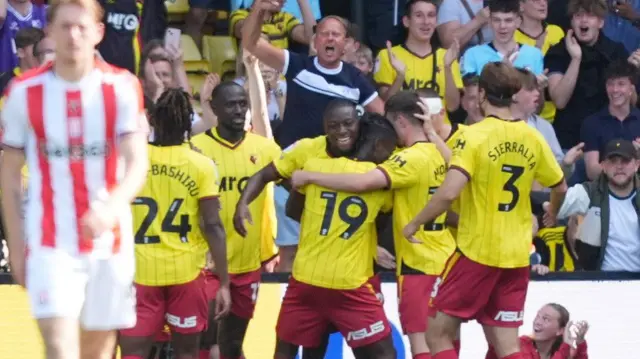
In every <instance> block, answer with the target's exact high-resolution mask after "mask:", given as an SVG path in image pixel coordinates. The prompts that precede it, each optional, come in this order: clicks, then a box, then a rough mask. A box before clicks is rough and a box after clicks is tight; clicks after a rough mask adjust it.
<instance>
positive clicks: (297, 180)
mask: <svg viewBox="0 0 640 359" xmlns="http://www.w3.org/2000/svg"><path fill="white" fill-rule="evenodd" d="M309 180H310V178H309V173H308V172H306V171H300V170H298V171H294V172H293V174H292V175H291V180H290V182H291V188H293V189H298V188H301V187H304V186H306V185H307V184H309Z"/></svg>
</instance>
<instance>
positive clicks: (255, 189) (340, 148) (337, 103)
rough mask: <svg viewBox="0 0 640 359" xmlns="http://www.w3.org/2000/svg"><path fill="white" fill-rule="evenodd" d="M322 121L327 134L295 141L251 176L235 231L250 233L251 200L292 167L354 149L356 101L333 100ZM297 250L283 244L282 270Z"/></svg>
mask: <svg viewBox="0 0 640 359" xmlns="http://www.w3.org/2000/svg"><path fill="white" fill-rule="evenodd" d="M323 122H324V131H325V133H326V136H319V137H316V138H309V139H303V140H300V141H298V142H296V143H294V144H293V145H291V146H289V147H287V148H286V149H285V150H284V151H283V153H282V155H281V156H280V157H279V158H276V159H275V160H274V161H273V162H272V163H270V164H268V165H266V166H265V167H263V168H262V169H261V170H260V171H258V172H257V173H256V174H254V175H253V176H251V178H249V180H248V181H247V183H246V186H245V189H244V191H243V192H242V196H240V200H239V201H238V204H237V206H236V212H235V215H234V220H233V223H234V228H235V230H236V232H238V233H239V234H240V235H242V236H245V235H246V234H247V229H246V226H245V221H246V220H249V221H250V220H251V218H252V216H251V212H250V211H249V204H250V203H251V202H252V201H253V200H254V199H255V198H256V197H258V195H259V194H260V193H262V191H263V189H264V188H265V186H266V185H267V184H268V183H270V182H275V181H278V180H281V179H289V178H290V177H291V175H292V174H293V171H295V170H297V169H301V168H302V166H304V163H305V162H306V160H307V159H308V158H316V157H318V158H323V157H325V158H329V157H342V156H348V155H350V154H352V153H353V149H354V147H355V144H356V141H357V139H358V134H359V120H358V113H357V110H356V105H355V104H354V103H352V102H351V101H348V100H343V99H335V100H333V101H332V102H330V103H329V105H327V108H326V109H325V112H324V115H323ZM285 184H286V183H285ZM296 250H297V246H290V247H280V261H281V262H280V268H279V271H282V272H290V271H291V268H292V266H293V258H294V257H295V253H296Z"/></svg>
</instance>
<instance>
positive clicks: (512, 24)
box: [461, 0, 543, 75]
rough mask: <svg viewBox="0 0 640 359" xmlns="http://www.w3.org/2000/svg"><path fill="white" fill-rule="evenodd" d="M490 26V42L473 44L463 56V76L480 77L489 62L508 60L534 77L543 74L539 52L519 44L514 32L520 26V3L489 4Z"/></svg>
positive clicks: (512, 0) (511, 1)
mask: <svg viewBox="0 0 640 359" xmlns="http://www.w3.org/2000/svg"><path fill="white" fill-rule="evenodd" d="M489 14H490V15H489V25H490V26H491V30H492V31H493V36H494V39H493V41H492V42H490V43H487V44H482V45H476V46H473V47H472V48H470V49H468V50H467V51H466V52H465V53H464V57H463V59H462V64H461V67H462V73H463V74H464V75H466V74H476V75H480V73H481V72H482V69H483V68H484V65H486V64H487V63H489V62H496V61H507V62H510V63H512V64H513V65H514V66H515V67H518V68H526V69H528V70H530V71H531V72H533V73H534V74H535V75H540V74H542V72H543V56H542V52H541V51H540V49H538V48H536V47H534V46H530V45H526V44H519V43H517V42H516V40H515V32H516V30H517V28H518V24H519V23H520V1H519V0H501V1H492V2H490V3H489Z"/></svg>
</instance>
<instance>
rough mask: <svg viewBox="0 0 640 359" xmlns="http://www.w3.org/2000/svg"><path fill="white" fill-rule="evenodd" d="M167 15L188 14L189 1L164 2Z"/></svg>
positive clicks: (168, 0) (171, 0) (167, 0)
mask: <svg viewBox="0 0 640 359" xmlns="http://www.w3.org/2000/svg"><path fill="white" fill-rule="evenodd" d="M164 4H165V6H166V7H167V12H168V13H169V15H180V14H186V13H187V12H189V0H165V2H164Z"/></svg>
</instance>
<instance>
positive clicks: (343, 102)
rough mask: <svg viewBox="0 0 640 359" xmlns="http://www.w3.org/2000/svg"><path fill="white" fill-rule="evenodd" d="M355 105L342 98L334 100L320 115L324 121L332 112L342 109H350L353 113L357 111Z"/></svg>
mask: <svg viewBox="0 0 640 359" xmlns="http://www.w3.org/2000/svg"><path fill="white" fill-rule="evenodd" d="M357 106H358V105H357V104H356V103H355V102H353V101H351V100H347V99H344V98H335V99H333V100H331V101H329V103H328V104H327V107H325V109H324V113H323V114H322V118H323V119H325V118H327V116H331V115H332V114H333V112H334V111H336V110H337V109H339V108H342V107H348V108H352V109H353V110H354V111H356V112H357V111H358V109H357Z"/></svg>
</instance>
